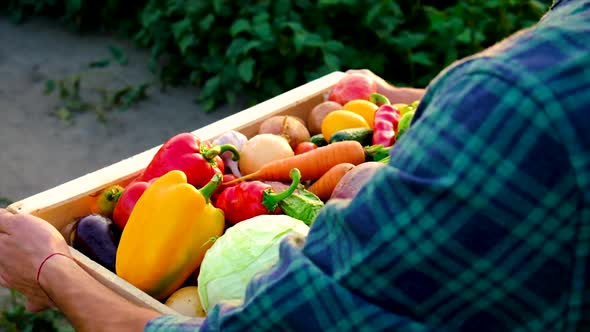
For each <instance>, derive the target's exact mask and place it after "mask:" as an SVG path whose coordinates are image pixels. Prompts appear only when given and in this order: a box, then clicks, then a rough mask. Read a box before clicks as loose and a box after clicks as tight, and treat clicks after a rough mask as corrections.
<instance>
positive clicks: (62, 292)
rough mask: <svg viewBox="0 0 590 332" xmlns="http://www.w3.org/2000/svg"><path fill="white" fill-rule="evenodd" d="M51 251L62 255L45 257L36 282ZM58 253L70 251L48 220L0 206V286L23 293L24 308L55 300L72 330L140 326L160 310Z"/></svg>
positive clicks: (41, 306) (37, 308)
mask: <svg viewBox="0 0 590 332" xmlns="http://www.w3.org/2000/svg"><path fill="white" fill-rule="evenodd" d="M53 253H59V254H61V255H56V256H52V257H51V258H49V259H48V260H46V261H45V263H44V264H43V267H42V269H41V273H40V275H39V284H38V283H37V280H36V277H37V271H38V269H39V266H41V264H42V262H43V261H44V260H45V258H46V257H49V256H50V255H51V254H53ZM62 255H66V256H69V248H68V246H67V244H66V242H65V240H64V238H63V236H62V235H61V234H60V233H59V232H58V231H57V230H56V229H55V228H54V227H53V226H51V225H50V224H48V223H47V222H45V221H44V220H41V219H39V218H37V217H33V216H30V215H13V214H11V213H10V212H8V211H6V210H3V209H0V286H1V287H8V288H14V289H16V290H17V291H19V292H21V293H23V295H25V296H26V297H27V300H28V302H27V308H28V309H29V310H31V311H41V310H43V309H46V308H48V307H50V306H53V305H56V306H57V308H58V309H59V310H61V311H62V312H63V313H64V314H65V315H66V317H67V318H68V320H69V321H70V322H71V323H72V325H73V326H74V327H75V328H76V330H77V331H143V329H144V326H145V325H146V323H147V322H148V321H149V320H150V319H153V318H155V317H157V316H160V314H158V313H156V312H153V311H150V310H147V309H144V308H141V307H139V306H136V305H134V304H132V303H130V302H128V301H127V300H125V299H123V298H122V297H120V296H119V295H118V294H116V293H114V292H112V291H111V290H110V289H108V288H107V287H105V286H103V285H102V284H100V283H99V282H98V281H97V280H95V279H94V278H92V277H91V276H90V275H89V274H87V273H86V271H84V270H83V269H82V268H81V267H80V266H79V265H78V264H77V263H76V262H74V261H73V259H71V258H69V257H64V256H62ZM48 296H49V297H50V298H51V299H50V298H48ZM52 300H53V301H52Z"/></svg>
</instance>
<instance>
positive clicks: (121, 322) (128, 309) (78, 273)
mask: <svg viewBox="0 0 590 332" xmlns="http://www.w3.org/2000/svg"><path fill="white" fill-rule="evenodd" d="M39 281H40V284H41V286H42V287H43V289H44V290H45V291H46V292H47V294H48V295H49V296H50V297H51V298H52V299H53V300H54V302H55V304H56V306H57V307H58V308H59V310H61V311H62V312H63V313H64V314H65V315H66V317H67V318H68V320H69V321H70V323H71V324H72V325H73V326H74V328H76V331H143V329H144V327H145V325H146V323H147V322H148V321H149V320H151V319H153V318H155V317H158V316H160V314H159V313H157V312H154V311H152V310H148V309H145V308H141V307H138V306H137V305H135V304H132V303H130V302H129V301H127V300H125V299H124V298H122V297H121V296H119V295H118V294H116V293H114V292H113V291H112V290H110V289H109V288H107V287H105V286H104V285H102V284H101V283H99V282H98V281H96V280H95V279H94V278H92V277H91V276H90V275H88V273H86V271H84V270H83V269H82V268H81V267H80V266H79V265H78V264H76V263H75V262H74V261H72V260H71V259H69V258H66V257H63V256H55V257H52V258H51V259H50V260H49V261H47V263H46V264H45V265H44V267H43V270H42V274H41V276H40V280H39Z"/></svg>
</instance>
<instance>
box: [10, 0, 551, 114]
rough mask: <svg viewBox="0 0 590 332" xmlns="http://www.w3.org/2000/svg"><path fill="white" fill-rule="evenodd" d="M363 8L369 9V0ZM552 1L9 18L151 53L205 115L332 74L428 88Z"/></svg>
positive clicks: (243, 5) (75, 6)
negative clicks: (120, 40) (41, 21)
mask: <svg viewBox="0 0 590 332" xmlns="http://www.w3.org/2000/svg"><path fill="white" fill-rule="evenodd" d="M368 3H370V4H368ZM550 3H551V1H550V0H485V1H484V0H463V1H458V0H457V1H451V0H422V1H420V0H400V1H394V0H377V1H365V0H316V1H311V0H297V1H295V0H257V1H232V0H212V1H197V0H192V1H191V0H143V1H142V0H139V1H130V0H62V1H58V0H8V2H7V3H5V4H4V5H0V10H2V11H4V12H5V13H7V14H9V15H11V17H12V18H13V19H15V20H16V21H22V20H23V19H25V18H27V17H29V16H31V15H49V16H53V17H58V18H60V19H61V20H63V21H64V22H66V23H67V24H69V25H71V26H72V27H74V28H76V29H79V30H82V31H84V30H89V29H90V30H96V29H106V30H108V31H117V32H119V33H121V34H123V35H124V36H127V37H130V38H133V39H134V40H135V41H136V42H137V43H138V45H140V46H141V47H144V48H147V49H149V50H150V51H151V54H152V61H151V63H150V67H151V68H152V69H153V70H154V72H155V73H157V75H158V76H159V78H160V79H161V82H162V83H164V84H170V83H172V84H177V83H191V84H195V85H196V86H199V87H201V88H202V93H201V101H202V102H203V103H204V104H203V106H204V107H205V109H206V110H212V109H213V108H214V107H216V106H218V105H219V103H224V102H229V103H231V102H233V101H235V100H236V98H237V97H238V96H244V93H245V95H246V97H249V98H250V102H253V103H255V102H259V101H261V100H264V99H267V98H269V97H272V96H274V95H277V94H279V93H281V92H284V91H286V90H288V89H291V88H294V87H296V86H298V85H301V84H303V83H305V82H307V81H310V80H312V79H314V78H317V77H319V76H322V75H325V74H327V73H329V72H332V71H335V70H347V69H351V68H368V69H371V70H373V71H374V72H375V73H377V74H379V75H380V76H382V77H384V78H386V79H387V80H389V81H391V82H393V83H395V84H399V85H406V86H425V85H427V84H428V82H429V81H430V80H431V79H432V78H433V77H434V76H435V75H436V74H437V73H438V72H439V71H440V70H442V69H443V68H444V67H445V66H446V65H448V64H449V63H451V62H452V61H454V60H456V59H459V58H461V57H464V56H467V55H470V54H473V53H475V52H477V51H479V50H481V49H483V48H485V47H487V46H490V45H492V44H493V43H495V42H496V41H498V40H500V39H502V38H504V37H506V36H507V35H509V34H510V33H512V32H514V31H516V30H518V29H521V28H524V27H528V26H530V25H532V24H533V23H534V22H536V21H537V20H538V19H539V18H540V17H541V16H542V15H543V13H545V12H546V10H547V9H548V7H549V5H550Z"/></svg>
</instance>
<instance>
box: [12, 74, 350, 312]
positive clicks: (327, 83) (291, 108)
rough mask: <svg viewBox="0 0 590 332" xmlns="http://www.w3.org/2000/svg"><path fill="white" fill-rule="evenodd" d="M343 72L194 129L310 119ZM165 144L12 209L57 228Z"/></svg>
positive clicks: (215, 132)
mask: <svg viewBox="0 0 590 332" xmlns="http://www.w3.org/2000/svg"><path fill="white" fill-rule="evenodd" d="M343 75H344V73H342V72H334V73H331V74H328V75H326V76H323V77H321V78H319V79H316V80H314V81H311V82H309V83H307V84H305V85H302V86H300V87H297V88H295V89H293V90H290V91H287V92H285V93H283V94H281V95H279V96H277V97H274V98H272V99H269V100H267V101H265V102H263V103H260V104H258V105H255V106H253V107H251V108H248V109H246V110H244V111H241V112H239V113H236V114H234V115H231V116H229V117H226V118H224V119H221V120H219V121H217V122H214V123H212V124H210V125H208V126H205V127H203V128H200V129H197V130H195V131H193V133H194V134H195V135H196V136H198V137H199V138H201V139H202V140H212V139H214V138H216V137H217V136H219V135H221V134H223V133H224V132H226V131H228V130H232V129H233V130H237V131H240V132H242V133H243V134H244V135H246V136H247V137H248V138H250V137H252V136H254V135H256V133H257V132H258V126H259V124H260V123H261V122H262V121H264V120H265V119H267V118H269V117H271V116H274V115H295V116H299V117H301V118H302V119H304V120H305V119H306V118H307V114H308V113H309V112H310V111H311V109H312V108H313V107H314V106H315V105H317V104H319V103H320V102H322V101H323V100H324V99H325V97H326V94H327V92H328V91H329V89H330V88H331V87H332V86H333V85H334V84H336V82H337V81H338V80H339V79H340V78H342V76H343ZM159 148H160V146H156V147H154V148H152V149H149V150H147V151H144V152H142V153H140V154H137V155H135V156H132V157H130V158H128V159H124V160H122V161H120V162H118V163H115V164H113V165H110V166H107V167H105V168H103V169H100V170H97V171H95V172H92V173H89V174H87V175H84V176H81V177H79V178H76V179H74V180H71V181H69V182H66V183H64V184H62V185H59V186H57V187H54V188H52V189H49V190H47V191H44V192H41V193H39V194H36V195H33V196H31V197H28V198H25V199H23V200H21V201H18V202H16V203H14V204H12V205H10V206H8V208H7V209H8V210H9V211H11V212H13V213H20V214H32V215H35V216H38V217H40V218H43V219H44V220H46V221H47V222H49V223H50V224H52V225H53V226H54V227H56V228H57V229H58V230H62V229H63V228H64V227H65V226H67V225H68V224H70V223H71V222H73V221H75V220H76V219H77V218H79V217H81V216H84V215H87V214H88V213H90V203H91V202H92V197H93V196H94V195H96V194H97V193H99V192H100V191H102V190H103V189H105V188H107V187H109V186H111V185H114V184H119V185H123V186H125V185H126V184H128V183H129V182H130V181H132V180H133V179H134V178H135V177H137V176H138V175H139V174H140V173H141V171H142V170H143V169H144V168H145V167H146V166H147V165H148V163H149V162H150V161H151V159H152V157H153V156H154V154H155V153H156V152H157V151H158V149H159ZM70 250H71V251H72V255H73V257H74V258H75V259H76V261H77V262H78V263H79V264H80V265H81V266H82V267H83V268H84V269H85V270H86V271H88V272H89V273H90V274H91V275H92V276H93V277H94V278H96V279H97V280H98V281H99V282H101V283H102V284H104V285H106V286H107V287H109V288H110V289H112V290H114V291H115V292H117V293H118V294H120V295H121V296H123V297H124V298H126V299H128V300H130V301H132V302H134V303H136V304H138V305H142V306H145V307H148V308H151V309H154V310H156V311H158V312H160V313H163V314H170V313H174V311H173V310H172V309H170V308H168V307H167V306H165V305H164V304H162V303H161V302H159V301H157V300H155V299H153V298H152V297H150V296H149V295H147V294H146V293H144V292H142V291H141V290H139V289H138V288H136V287H134V286H133V285H131V284H130V283H128V282H127V281H125V280H123V279H121V278H119V277H118V276H117V275H115V274H114V273H112V272H110V271H109V270H107V269H105V268H104V267H102V266H100V265H99V264H97V263H95V262H94V261H92V260H90V259H89V258H88V257H86V256H85V255H83V254H82V253H80V252H79V251H77V250H75V249H74V248H70Z"/></svg>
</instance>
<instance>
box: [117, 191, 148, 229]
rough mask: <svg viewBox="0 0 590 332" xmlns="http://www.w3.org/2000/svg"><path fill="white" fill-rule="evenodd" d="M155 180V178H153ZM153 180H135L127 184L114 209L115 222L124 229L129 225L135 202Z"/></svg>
mask: <svg viewBox="0 0 590 332" xmlns="http://www.w3.org/2000/svg"><path fill="white" fill-rule="evenodd" d="M153 180H155V179H153ZM152 182H153V181H150V182H145V181H135V182H132V183H130V184H129V185H127V187H125V190H124V191H123V194H121V196H120V197H119V200H118V201H117V204H116V205H115V209H114V210H113V223H114V224H115V225H116V226H117V227H119V229H121V230H123V229H124V228H125V225H127V220H129V216H130V215H131V211H133V208H134V207H135V203H137V200H139V197H141V195H142V194H143V192H144V191H145V190H146V189H147V187H149V186H150V184H151V183H152Z"/></svg>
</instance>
